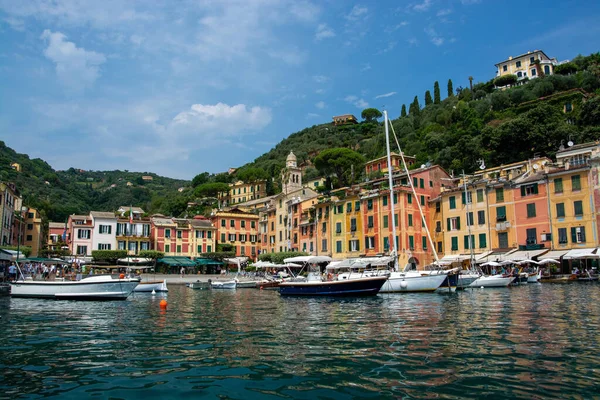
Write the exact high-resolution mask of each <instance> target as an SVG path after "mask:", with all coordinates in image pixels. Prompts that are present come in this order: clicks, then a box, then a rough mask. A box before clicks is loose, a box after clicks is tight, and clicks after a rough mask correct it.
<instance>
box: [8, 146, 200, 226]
mask: <svg viewBox="0 0 600 400" xmlns="http://www.w3.org/2000/svg"><path fill="white" fill-rule="evenodd" d="M13 163H18V164H20V166H21V172H18V171H17V170H16V169H13V168H11V164H13ZM146 175H147V176H152V181H144V180H143V179H142V176H146ZM0 181H5V182H13V183H15V185H16V186H17V189H18V190H19V191H20V193H21V195H22V196H23V201H24V204H25V205H27V206H30V207H35V208H37V209H39V210H40V212H42V214H43V215H44V216H45V217H46V218H47V219H48V220H50V221H64V220H65V218H67V217H68V215H70V214H82V213H87V212H89V211H91V210H98V211H114V210H116V209H117V208H118V207H119V206H123V205H136V206H139V207H142V208H143V209H144V210H147V211H151V210H154V211H156V210H164V209H168V207H169V202H170V201H171V200H170V199H172V198H173V195H174V194H175V193H178V192H177V189H178V188H179V187H182V186H189V181H182V180H176V179H170V178H165V177H161V176H158V175H156V174H153V173H148V172H143V173H142V172H129V171H118V170H116V171H84V170H79V169H74V168H70V169H68V170H66V171H55V170H54V169H53V168H52V167H51V166H50V165H48V163H46V162H45V161H43V160H41V159H39V158H36V159H30V158H29V156H27V155H26V154H19V153H17V152H15V151H14V150H13V149H11V148H9V147H7V146H6V144H5V143H4V142H2V141H0ZM128 182H129V183H130V186H129V185H128V184H127V183H128Z"/></svg>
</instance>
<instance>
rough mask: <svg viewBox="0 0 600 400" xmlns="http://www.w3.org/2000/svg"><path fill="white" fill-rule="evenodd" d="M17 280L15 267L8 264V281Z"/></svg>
mask: <svg viewBox="0 0 600 400" xmlns="http://www.w3.org/2000/svg"><path fill="white" fill-rule="evenodd" d="M16 279H17V267H16V266H15V264H10V265H9V266H8V280H9V281H14V280H16Z"/></svg>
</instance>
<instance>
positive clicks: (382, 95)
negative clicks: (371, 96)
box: [375, 92, 396, 99]
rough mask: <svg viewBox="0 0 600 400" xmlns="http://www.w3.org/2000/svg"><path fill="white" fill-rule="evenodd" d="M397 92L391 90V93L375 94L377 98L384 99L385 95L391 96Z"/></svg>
mask: <svg viewBox="0 0 600 400" xmlns="http://www.w3.org/2000/svg"><path fill="white" fill-rule="evenodd" d="M395 94H396V92H389V93H385V94H380V95H378V96H375V98H376V99H382V98H384V97H391V96H393V95H395Z"/></svg>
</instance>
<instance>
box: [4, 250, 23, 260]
mask: <svg viewBox="0 0 600 400" xmlns="http://www.w3.org/2000/svg"><path fill="white" fill-rule="evenodd" d="M18 256H19V261H21V259H26V258H27V257H25V254H23V253H21V252H20V251H19V252H18ZM16 259H17V251H16V250H7V249H0V260H5V261H16Z"/></svg>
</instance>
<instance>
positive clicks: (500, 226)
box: [496, 221, 510, 232]
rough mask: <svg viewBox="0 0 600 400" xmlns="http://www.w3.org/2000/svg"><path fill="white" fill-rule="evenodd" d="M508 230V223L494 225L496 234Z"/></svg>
mask: <svg viewBox="0 0 600 400" xmlns="http://www.w3.org/2000/svg"><path fill="white" fill-rule="evenodd" d="M509 228H510V222H508V221H504V222H498V223H497V224H496V230H497V231H498V232H504V231H507V230H508V229H509Z"/></svg>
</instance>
